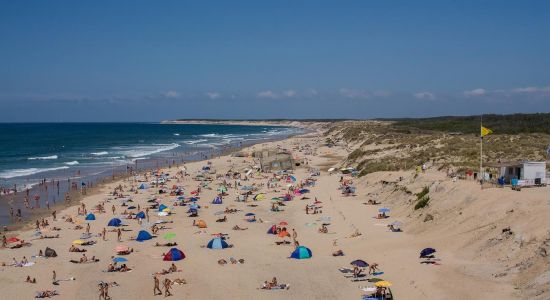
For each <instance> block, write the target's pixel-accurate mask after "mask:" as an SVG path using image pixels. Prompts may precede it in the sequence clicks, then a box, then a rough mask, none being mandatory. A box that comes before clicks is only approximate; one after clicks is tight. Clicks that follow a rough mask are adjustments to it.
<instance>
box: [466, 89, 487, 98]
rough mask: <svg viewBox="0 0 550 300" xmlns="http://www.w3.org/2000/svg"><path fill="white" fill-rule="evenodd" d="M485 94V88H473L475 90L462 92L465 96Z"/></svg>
mask: <svg viewBox="0 0 550 300" xmlns="http://www.w3.org/2000/svg"><path fill="white" fill-rule="evenodd" d="M486 94H487V91H486V90H485V89H475V90H471V91H465V92H464V96H466V97H476V96H484V95H486Z"/></svg>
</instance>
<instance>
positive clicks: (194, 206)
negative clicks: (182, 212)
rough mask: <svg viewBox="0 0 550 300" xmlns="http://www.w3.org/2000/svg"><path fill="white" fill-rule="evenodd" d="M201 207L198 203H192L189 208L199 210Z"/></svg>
mask: <svg viewBox="0 0 550 300" xmlns="http://www.w3.org/2000/svg"><path fill="white" fill-rule="evenodd" d="M199 208H200V206H199V205H198V204H196V203H192V204H191V205H189V209H194V210H198V209H199Z"/></svg>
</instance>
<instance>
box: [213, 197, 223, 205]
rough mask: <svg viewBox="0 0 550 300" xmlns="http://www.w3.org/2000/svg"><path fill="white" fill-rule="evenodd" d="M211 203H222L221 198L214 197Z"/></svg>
mask: <svg viewBox="0 0 550 300" xmlns="http://www.w3.org/2000/svg"><path fill="white" fill-rule="evenodd" d="M212 204H222V198H221V197H216V198H214V200H212Z"/></svg>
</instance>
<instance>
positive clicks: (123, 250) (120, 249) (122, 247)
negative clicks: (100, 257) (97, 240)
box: [115, 245, 130, 252]
mask: <svg viewBox="0 0 550 300" xmlns="http://www.w3.org/2000/svg"><path fill="white" fill-rule="evenodd" d="M129 250H130V249H129V248H128V247H126V246H124V245H118V246H116V247H115V252H126V251H129Z"/></svg>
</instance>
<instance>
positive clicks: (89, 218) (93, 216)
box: [86, 213, 95, 221]
mask: <svg viewBox="0 0 550 300" xmlns="http://www.w3.org/2000/svg"><path fill="white" fill-rule="evenodd" d="M86 221H95V215H94V214H92V213H89V214H88V215H87V216H86Z"/></svg>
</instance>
